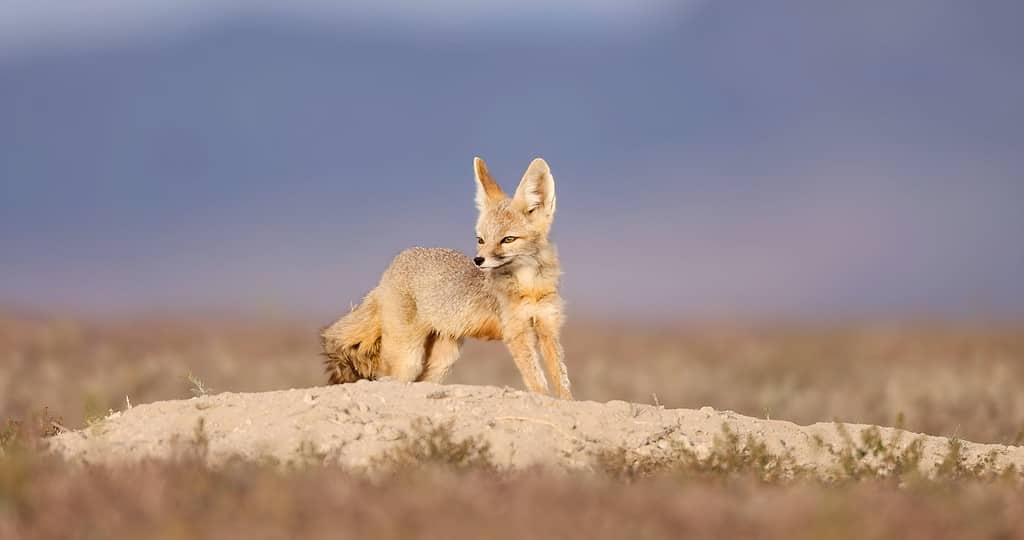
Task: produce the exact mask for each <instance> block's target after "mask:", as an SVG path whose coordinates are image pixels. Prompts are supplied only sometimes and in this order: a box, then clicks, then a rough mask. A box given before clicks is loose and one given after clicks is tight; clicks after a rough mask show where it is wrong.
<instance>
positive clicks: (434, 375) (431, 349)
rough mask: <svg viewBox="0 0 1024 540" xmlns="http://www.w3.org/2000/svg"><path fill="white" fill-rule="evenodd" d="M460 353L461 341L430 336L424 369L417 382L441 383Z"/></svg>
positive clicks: (434, 335)
mask: <svg viewBox="0 0 1024 540" xmlns="http://www.w3.org/2000/svg"><path fill="white" fill-rule="evenodd" d="M461 352H462V340H461V339H452V338H450V337H447V336H438V335H437V334H431V335H430V338H429V342H428V344H427V353H426V367H425V368H424V370H423V373H422V374H421V375H420V378H419V379H417V380H419V381H427V382H436V383H439V382H441V381H443V380H444V378H445V377H446V376H447V375H448V372H449V371H450V370H451V368H452V364H454V363H455V361H456V360H458V359H459V354H460V353H461Z"/></svg>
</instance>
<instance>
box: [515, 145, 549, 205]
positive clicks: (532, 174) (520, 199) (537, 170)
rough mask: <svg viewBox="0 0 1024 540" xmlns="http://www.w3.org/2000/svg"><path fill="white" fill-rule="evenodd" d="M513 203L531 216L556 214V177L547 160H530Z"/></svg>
mask: <svg viewBox="0 0 1024 540" xmlns="http://www.w3.org/2000/svg"><path fill="white" fill-rule="evenodd" d="M512 204H513V205H514V206H515V207H516V208H518V209H520V210H521V211H522V212H523V213H525V214H527V215H530V216H536V217H543V218H546V219H551V217H552V216H554V215H555V178H554V177H553V176H551V169H550V168H549V167H548V163H547V162H546V161H544V160H543V159H541V158H537V159H535V160H533V161H532V162H530V166H529V167H528V168H527V169H526V173H525V174H523V179H522V180H521V181H520V182H519V187H518V188H516V195H515V197H513V198H512Z"/></svg>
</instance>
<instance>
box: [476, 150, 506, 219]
mask: <svg viewBox="0 0 1024 540" xmlns="http://www.w3.org/2000/svg"><path fill="white" fill-rule="evenodd" d="M473 172H474V173H475V174H476V207H477V209H478V210H481V211H482V210H483V209H484V208H487V206H488V205H490V204H491V203H494V202H497V201H500V200H502V199H507V198H508V195H505V192H504V191H502V190H501V186H499V185H498V183H497V182H495V181H494V179H493V178H491V173H489V172H487V164H485V163H484V160H482V159H480V158H473Z"/></svg>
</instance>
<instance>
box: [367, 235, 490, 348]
mask: <svg viewBox="0 0 1024 540" xmlns="http://www.w3.org/2000/svg"><path fill="white" fill-rule="evenodd" d="M381 288H382V289H383V290H384V291H387V294H388V295H389V296H391V300H392V301H393V302H399V303H400V308H401V309H403V310H405V311H406V312H407V316H408V317H409V318H410V319H412V320H414V321H415V322H418V323H420V324H425V325H429V326H430V327H432V328H433V329H435V330H436V331H438V332H440V333H444V334H449V335H452V336H462V335H476V336H478V337H482V338H490V339H500V337H501V335H500V330H498V327H499V326H500V325H499V322H498V321H499V313H500V310H499V305H498V300H497V298H496V297H495V296H494V294H493V292H492V291H491V289H490V287H489V284H488V282H487V276H486V275H485V274H484V273H483V272H482V271H481V270H480V269H479V268H477V266H476V265H475V264H474V263H473V261H471V260H470V259H469V257H467V256H466V255H464V254H463V253H461V252H459V251H456V250H454V249H447V248H422V247H414V248H410V249H407V250H405V251H403V252H401V253H399V254H398V255H397V256H396V257H395V259H394V260H393V261H392V262H391V265H390V266H388V269H387V270H386V271H385V272H384V276H383V277H382V278H381ZM396 307H397V306H396Z"/></svg>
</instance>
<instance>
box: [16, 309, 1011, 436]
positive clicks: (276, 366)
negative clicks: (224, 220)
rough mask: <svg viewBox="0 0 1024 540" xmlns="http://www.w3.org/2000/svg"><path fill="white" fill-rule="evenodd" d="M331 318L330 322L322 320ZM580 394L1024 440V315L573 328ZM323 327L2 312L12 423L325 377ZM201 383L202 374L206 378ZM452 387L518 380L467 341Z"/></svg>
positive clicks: (490, 348) (499, 357) (498, 357)
mask: <svg viewBox="0 0 1024 540" xmlns="http://www.w3.org/2000/svg"><path fill="white" fill-rule="evenodd" d="M323 322H326V321H323ZM564 342H565V347H566V351H567V353H566V354H567V359H568V363H569V367H570V372H571V374H572V376H573V381H574V385H575V393H576V395H577V396H578V397H579V398H580V399H593V400H599V401H604V400H609V399H622V400H626V401H638V402H646V403H652V402H653V401H654V399H655V398H654V397H653V396H655V395H656V396H657V399H658V401H659V402H660V403H661V404H662V405H665V406H667V407H689V408H697V407H701V406H704V405H710V406H712V407H715V408H716V409H731V410H735V411H737V412H739V413H742V414H747V415H751V416H758V417H765V416H769V417H771V418H778V419H786V420H792V421H795V422H798V423H813V422H817V421H831V420H833V419H837V420H840V421H843V422H856V423H873V424H882V425H892V424H894V423H897V419H898V418H900V417H901V416H902V417H903V418H905V425H906V427H907V428H908V429H910V430H913V431H920V432H926V433H931V434H936V435H946V436H958V437H961V438H963V439H967V440H974V441H981V442H1002V443H1013V442H1017V443H1018V444H1021V443H1024V392H1021V391H1020V389H1021V388H1024V325H1018V326H1015V325H995V324H989V325H971V324H962V325H950V324H937V323H936V324H916V325H909V324H903V325H881V324H877V325H849V326H843V327H835V328H832V327H824V326H811V325H805V326H796V325H790V326H775V327H771V326H736V325H733V326H730V325H724V324H720V325H696V324H680V325H677V326H665V327H664V328H651V327H643V326H639V325H633V326H630V325H605V324H581V323H576V324H573V325H570V326H569V327H568V328H567V329H566V332H565V337H564ZM318 347H319V343H318V340H317V324H316V323H315V322H314V323H299V322H294V321H280V320H278V321H268V320H244V319H234V320H224V319H219V320H216V319H207V320H197V319H193V320H183V319H180V318H179V319H163V320H159V319H152V320H135V321H132V322H123V323H86V322H77V321H70V320H60V319H53V318H44V317H36V318H30V317H25V316H19V317H15V316H11V315H8V316H4V315H3V314H2V312H0V418H6V417H10V416H18V417H21V416H24V415H25V414H27V413H29V412H30V411H33V410H35V409H36V408H38V407H39V406H41V405H44V404H45V405H49V406H50V407H51V410H54V411H57V412H59V413H60V414H61V415H64V417H65V419H66V420H67V425H68V426H69V427H77V426H81V425H83V423H84V422H85V421H86V420H87V419H88V418H90V417H98V416H102V415H104V414H105V413H107V412H108V411H109V410H110V409H121V408H124V407H125V406H126V397H127V398H128V399H129V400H130V401H131V403H145V402H150V401H156V400H162V399H175V398H188V397H191V396H192V395H193V394H194V393H195V392H210V390H209V389H210V388H213V389H216V391H258V390H272V389H281V388H290V387H305V386H313V385H320V384H323V383H324V380H325V379H324V377H323V375H322V372H321V364H320V357H319V356H318V352H319V351H318ZM197 382H199V384H198V385H197ZM450 382H462V383H469V384H496V385H502V384H507V385H510V386H513V387H517V388H518V387H520V386H521V385H520V382H519V378H518V374H517V372H516V370H515V366H514V365H513V363H512V361H511V359H510V358H509V357H508V353H507V352H506V351H504V350H503V348H502V346H501V345H500V344H497V343H479V342H470V343H468V344H467V347H466V352H465V355H464V357H463V359H462V360H460V362H459V363H458V364H456V366H455V371H454V373H453V376H452V377H451V378H450Z"/></svg>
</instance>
